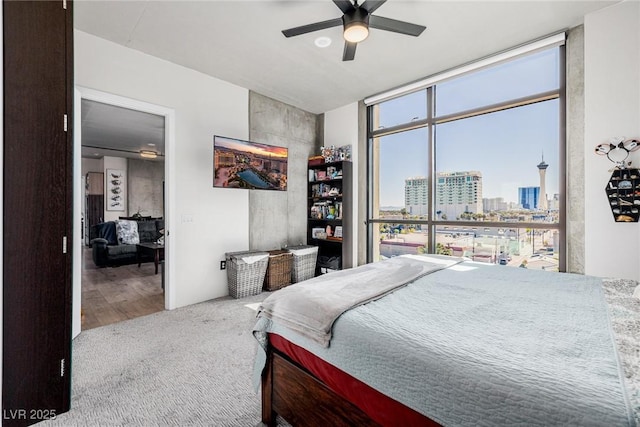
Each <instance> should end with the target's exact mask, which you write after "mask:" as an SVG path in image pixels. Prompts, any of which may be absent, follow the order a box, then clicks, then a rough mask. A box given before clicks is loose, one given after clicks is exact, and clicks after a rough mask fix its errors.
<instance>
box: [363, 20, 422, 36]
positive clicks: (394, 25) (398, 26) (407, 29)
mask: <svg viewBox="0 0 640 427" xmlns="http://www.w3.org/2000/svg"><path fill="white" fill-rule="evenodd" d="M369 27H370V28H377V29H378V30H385V31H392V32H394V33H400V34H406V35H408V36H415V37H418V36H419V35H420V34H422V32H423V31H424V30H425V29H426V28H427V27H425V26H423V25H416V24H411V23H409V22H404V21H397V20H395V19H389V18H383V17H382V16H374V15H372V16H370V17H369Z"/></svg>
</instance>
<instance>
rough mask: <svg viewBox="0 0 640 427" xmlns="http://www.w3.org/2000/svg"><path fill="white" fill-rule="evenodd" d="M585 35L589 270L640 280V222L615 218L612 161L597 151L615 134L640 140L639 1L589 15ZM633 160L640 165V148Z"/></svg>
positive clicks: (586, 211)
mask: <svg viewBox="0 0 640 427" xmlns="http://www.w3.org/2000/svg"><path fill="white" fill-rule="evenodd" d="M584 34H585V52H584V58H585V67H584V68H585V71H584V86H585V93H584V97H585V132H584V134H585V138H584V139H585V141H584V142H585V144H584V150H585V171H584V176H585V273H586V274H591V275H596V276H603V277H608V276H613V277H622V278H629V279H635V280H639V279H640V269H639V266H640V263H639V262H638V256H639V255H638V254H639V253H640V228H639V224H638V223H615V222H614V221H613V216H612V214H611V209H610V207H609V204H608V201H607V198H606V196H605V191H604V188H605V186H606V184H607V181H608V179H609V177H610V175H611V173H610V172H609V171H608V170H609V169H610V167H611V166H612V163H610V162H609V161H608V160H607V159H606V158H605V157H603V156H598V155H596V154H595V153H594V149H595V147H596V145H598V144H600V143H603V142H607V141H608V140H609V139H610V138H612V137H622V136H626V137H627V138H631V137H634V138H640V3H639V2H637V1H626V2H622V3H618V4H616V5H613V6H610V7H608V8H606V9H603V10H600V11H598V12H594V13H591V14H589V15H587V16H586V17H585V25H584ZM629 160H632V161H633V165H632V166H635V167H640V152H635V153H631V156H630V157H629ZM568 173H569V174H571V173H572V171H569V172H568Z"/></svg>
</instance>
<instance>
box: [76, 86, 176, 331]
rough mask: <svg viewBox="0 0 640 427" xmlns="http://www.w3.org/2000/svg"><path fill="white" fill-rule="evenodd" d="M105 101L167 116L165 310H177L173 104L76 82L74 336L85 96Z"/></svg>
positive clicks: (78, 294)
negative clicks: (172, 234) (140, 99)
mask: <svg viewBox="0 0 640 427" xmlns="http://www.w3.org/2000/svg"><path fill="white" fill-rule="evenodd" d="M83 99H87V100H90V101H96V102H101V103H103V104H110V105H114V106H117V107H123V108H128V109H131V110H136V111H141V112H144V113H150V114H156V115H158V116H163V117H164V139H165V140H164V143H165V161H164V180H165V206H164V221H165V265H164V275H165V276H164V281H165V282H164V308H165V310H173V309H174V308H176V296H175V294H176V292H175V288H174V286H172V285H173V283H174V280H173V278H174V265H175V256H174V252H173V245H172V244H171V237H170V235H171V234H170V231H171V230H173V229H174V227H173V225H174V224H173V215H171V209H172V207H173V206H175V191H174V189H175V183H174V181H175V180H174V179H173V176H174V173H175V156H174V153H175V110H173V109H172V108H168V107H164V106H161V105H155V104H151V103H148V102H144V101H138V100H135V99H131V98H126V97H123V96H119V95H114V94H111V93H107V92H102V91H99V90H95V89H91V88H87V87H84V86H79V85H76V86H75V90H74V129H75V134H74V140H73V155H74V170H73V186H74V187H73V212H74V221H73V228H74V236H76V237H77V238H74V239H73V254H74V256H73V267H72V268H73V315H72V317H73V328H72V337H73V338H75V337H76V336H77V335H78V334H79V333H80V330H81V317H80V316H81V315H80V306H81V289H82V288H81V278H82V242H81V240H80V238H79V236H81V235H82V233H81V232H80V228H81V222H80V219H81V217H82V182H81V181H82V128H81V117H82V100H83Z"/></svg>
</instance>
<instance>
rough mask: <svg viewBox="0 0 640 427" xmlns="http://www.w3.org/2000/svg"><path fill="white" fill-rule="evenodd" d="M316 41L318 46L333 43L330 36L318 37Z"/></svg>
mask: <svg viewBox="0 0 640 427" xmlns="http://www.w3.org/2000/svg"><path fill="white" fill-rule="evenodd" d="M314 43H315V45H316V46H318V47H327V46H329V45H330V44H331V39H330V38H329V37H325V36H322V37H318V38H317V39H316V40H315V41H314Z"/></svg>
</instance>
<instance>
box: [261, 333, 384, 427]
mask: <svg viewBox="0 0 640 427" xmlns="http://www.w3.org/2000/svg"><path fill="white" fill-rule="evenodd" d="M277 415H280V416H281V417H282V418H284V419H285V420H287V421H288V422H289V423H290V424H291V425H293V426H319V425H327V426H335V427H342V426H344V427H349V426H354V425H357V426H379V424H377V423H376V422H374V421H373V420H371V418H369V416H368V415H367V414H365V413H364V412H363V411H362V410H360V409H359V408H358V407H356V406H355V405H353V404H352V403H351V402H349V401H347V400H345V399H343V398H342V397H340V396H338V395H337V394H336V393H334V392H333V391H332V390H331V389H330V388H329V387H327V386H326V385H325V384H324V383H322V382H321V381H319V380H318V379H316V378H315V377H314V376H313V375H312V374H311V373H310V372H308V371H307V370H306V369H304V368H302V367H300V366H298V365H297V364H296V363H295V362H293V361H291V360H290V359H289V358H288V357H287V356H285V355H284V354H282V353H280V352H279V351H278V350H276V349H274V348H272V347H271V346H269V348H268V351H267V364H266V366H265V369H264V372H263V374H262V423H261V424H259V425H261V426H268V427H275V426H276V425H277V423H276V416H277Z"/></svg>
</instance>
